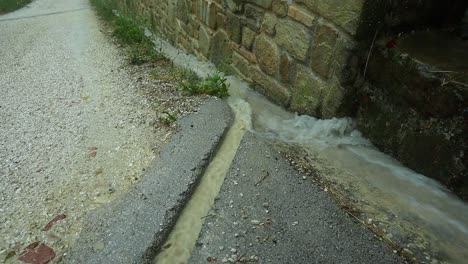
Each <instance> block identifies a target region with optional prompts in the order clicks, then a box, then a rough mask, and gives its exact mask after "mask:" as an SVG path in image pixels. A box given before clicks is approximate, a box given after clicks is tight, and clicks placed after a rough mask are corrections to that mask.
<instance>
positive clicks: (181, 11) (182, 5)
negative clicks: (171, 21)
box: [175, 0, 191, 23]
mask: <svg viewBox="0 0 468 264" xmlns="http://www.w3.org/2000/svg"><path fill="white" fill-rule="evenodd" d="M190 9H191V6H190V5H189V4H188V3H187V2H186V0H177V2H176V10H175V13H176V17H177V19H179V20H180V21H182V22H183V23H188V21H189V16H190Z"/></svg>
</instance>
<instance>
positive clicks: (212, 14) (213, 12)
mask: <svg viewBox="0 0 468 264" xmlns="http://www.w3.org/2000/svg"><path fill="white" fill-rule="evenodd" d="M217 14H218V12H217V7H216V5H215V4H213V3H210V4H209V5H208V26H209V27H210V28H211V29H213V30H214V29H216V21H217Z"/></svg>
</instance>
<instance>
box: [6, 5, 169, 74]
mask: <svg viewBox="0 0 468 264" xmlns="http://www.w3.org/2000/svg"><path fill="white" fill-rule="evenodd" d="M0 1H1V0H0ZM90 1H91V4H92V5H93V6H94V8H95V9H96V11H97V13H98V15H99V16H100V17H101V18H103V19H104V20H106V21H109V22H110V23H111V24H112V26H113V35H114V37H116V38H117V39H118V40H119V41H120V42H121V43H122V44H124V45H126V51H127V55H128V58H129V60H130V63H131V64H134V65H141V64H144V63H147V62H156V61H159V60H161V59H164V56H163V54H162V53H161V52H160V51H157V50H156V49H154V45H153V42H152V41H151V39H150V38H148V37H147V36H145V33H144V30H143V28H142V27H141V26H140V24H139V23H137V22H135V20H133V19H132V18H130V17H126V16H123V15H115V14H114V11H113V10H114V9H116V5H115V3H114V1H106V0H90Z"/></svg>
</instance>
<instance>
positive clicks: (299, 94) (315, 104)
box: [290, 65, 326, 118]
mask: <svg viewBox="0 0 468 264" xmlns="http://www.w3.org/2000/svg"><path fill="white" fill-rule="evenodd" d="M325 85H326V84H325V83H324V82H323V81H322V80H320V79H319V78H318V77H316V76H315V75H314V74H313V73H312V71H311V70H310V69H307V68H306V67H304V66H302V65H298V66H297V72H296V78H295V81H294V89H293V95H292V101H291V107H290V109H291V110H293V111H297V112H299V113H301V114H308V115H311V116H315V117H319V118H320V117H321V115H322V110H321V109H322V100H323V90H324V87H325Z"/></svg>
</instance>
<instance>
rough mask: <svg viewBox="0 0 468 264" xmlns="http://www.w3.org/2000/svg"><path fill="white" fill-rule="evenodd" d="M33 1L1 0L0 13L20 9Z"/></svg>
mask: <svg viewBox="0 0 468 264" xmlns="http://www.w3.org/2000/svg"><path fill="white" fill-rule="evenodd" d="M31 2H32V0H0V15H1V14H6V13H8V12H12V11H15V10H17V9H20V8H21V7H23V6H25V5H27V4H29V3H31Z"/></svg>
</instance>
